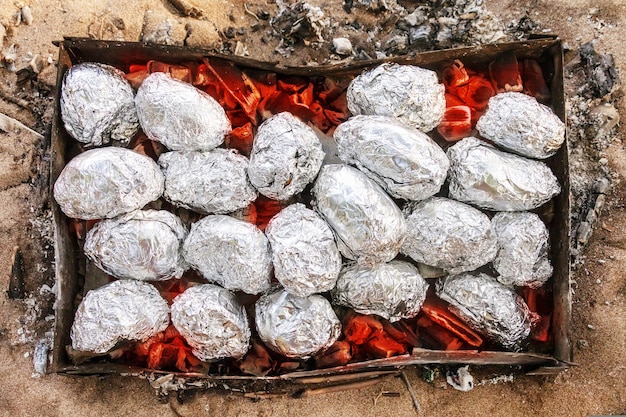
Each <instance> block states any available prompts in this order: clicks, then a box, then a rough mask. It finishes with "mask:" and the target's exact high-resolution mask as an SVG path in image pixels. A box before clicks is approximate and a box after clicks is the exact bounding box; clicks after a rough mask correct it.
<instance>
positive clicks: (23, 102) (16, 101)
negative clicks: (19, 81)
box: [0, 89, 32, 110]
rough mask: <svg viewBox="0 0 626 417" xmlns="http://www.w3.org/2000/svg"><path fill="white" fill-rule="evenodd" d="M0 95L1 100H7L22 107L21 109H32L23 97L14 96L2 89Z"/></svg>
mask: <svg viewBox="0 0 626 417" xmlns="http://www.w3.org/2000/svg"><path fill="white" fill-rule="evenodd" d="M0 97H2V99H3V100H6V101H8V102H9V103H13V104H15V105H18V106H20V107H22V108H23V109H26V110H32V108H31V106H30V103H29V102H28V101H26V100H24V99H23V98H18V97H15V96H13V95H11V94H9V93H7V92H6V91H4V90H2V89H0Z"/></svg>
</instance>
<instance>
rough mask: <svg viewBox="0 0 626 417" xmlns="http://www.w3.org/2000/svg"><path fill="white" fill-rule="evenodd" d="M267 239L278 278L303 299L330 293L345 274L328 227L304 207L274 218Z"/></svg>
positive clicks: (294, 208)
mask: <svg viewBox="0 0 626 417" xmlns="http://www.w3.org/2000/svg"><path fill="white" fill-rule="evenodd" d="M265 235H266V236H267V239H268V240H269V242H270V245H271V247H272V259H273V262H274V275H275V276H276V279H278V281H279V282H280V283H281V284H282V286H283V287H284V288H285V290H287V291H288V292H290V293H292V294H294V295H297V296H299V297H306V296H309V295H311V294H314V293H319V292H325V291H330V290H332V289H333V288H334V287H335V283H336V282H337V277H338V276H339V271H340V270H341V254H340V253H339V250H338V249H337V244H336V243H335V237H334V235H333V232H332V230H331V229H330V227H329V226H328V224H327V223H326V222H325V221H324V220H323V219H322V218H321V217H320V216H319V215H318V214H317V213H316V212H314V211H313V210H310V209H308V208H306V207H305V206H304V204H299V203H298V204H292V205H290V206H287V207H285V208H284V209H283V210H281V211H280V213H278V214H277V215H276V216H274V217H273V218H272V219H271V220H270V222H269V224H268V225H267V228H266V229H265Z"/></svg>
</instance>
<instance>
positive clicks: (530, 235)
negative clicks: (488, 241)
mask: <svg viewBox="0 0 626 417" xmlns="http://www.w3.org/2000/svg"><path fill="white" fill-rule="evenodd" d="M491 223H492V224H493V229H494V230H495V232H496V236H497V237H498V254H497V255H496V257H495V259H494V260H493V267H494V268H495V270H496V271H498V274H500V275H499V276H498V277H497V279H498V281H500V282H501V283H503V284H505V285H519V286H528V287H531V288H538V287H540V286H542V285H543V284H545V282H546V281H547V280H548V279H549V278H550V277H551V276H552V265H550V261H549V260H548V251H549V248H550V244H549V241H548V239H549V238H550V236H549V234H548V229H546V225H545V224H543V222H542V221H541V219H540V218H539V216H537V215H536V214H534V213H524V212H521V213H518V212H514V213H498V214H496V215H495V216H494V217H493V219H491Z"/></svg>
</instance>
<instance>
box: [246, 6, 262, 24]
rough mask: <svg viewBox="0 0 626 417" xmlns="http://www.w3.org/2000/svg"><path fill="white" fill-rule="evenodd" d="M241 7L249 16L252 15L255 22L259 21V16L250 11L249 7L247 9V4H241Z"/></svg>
mask: <svg viewBox="0 0 626 417" xmlns="http://www.w3.org/2000/svg"><path fill="white" fill-rule="evenodd" d="M243 8H244V10H245V11H246V13H248V14H249V15H250V16H252V17H254V18H255V19H256V21H257V22H258V21H259V16H257V15H255V14H254V13H252V12H251V11H250V9H248V5H247V4H246V3H244V4H243Z"/></svg>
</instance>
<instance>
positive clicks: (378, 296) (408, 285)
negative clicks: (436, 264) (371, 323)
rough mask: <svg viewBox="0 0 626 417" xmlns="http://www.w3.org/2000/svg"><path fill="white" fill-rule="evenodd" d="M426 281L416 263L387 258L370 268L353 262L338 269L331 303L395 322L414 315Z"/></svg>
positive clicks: (424, 291) (424, 292)
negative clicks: (339, 270) (387, 259)
mask: <svg viewBox="0 0 626 417" xmlns="http://www.w3.org/2000/svg"><path fill="white" fill-rule="evenodd" d="M427 289H428V284H427V283H426V281H425V280H424V278H422V276H421V275H420V274H419V272H418V270H417V268H416V267H414V266H413V265H411V264H410V263H408V262H404V261H391V262H389V263H385V264H380V265H377V266H374V267H372V268H368V267H364V266H360V265H353V266H350V267H348V268H345V269H344V270H342V271H341V275H340V276H339V279H338V280H337V288H335V290H334V291H333V298H334V302H335V304H339V305H345V306H347V307H351V308H353V309H354V311H356V312H357V313H361V314H376V315H378V316H381V317H384V318H386V319H387V320H389V321H391V322H392V323H393V322H396V321H398V320H400V319H405V318H411V317H415V316H416V315H417V314H418V313H419V312H420V307H421V306H422V303H423V302H424V299H425V298H426V290H427Z"/></svg>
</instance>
